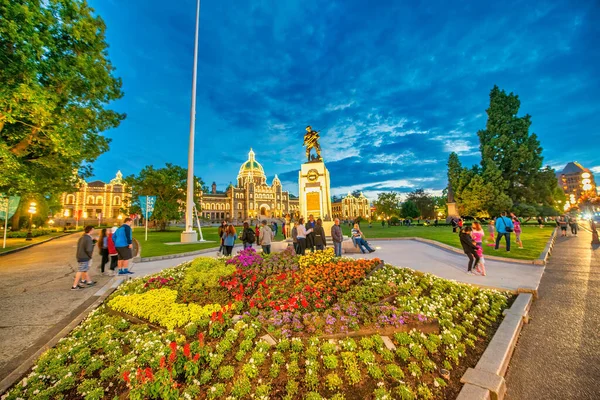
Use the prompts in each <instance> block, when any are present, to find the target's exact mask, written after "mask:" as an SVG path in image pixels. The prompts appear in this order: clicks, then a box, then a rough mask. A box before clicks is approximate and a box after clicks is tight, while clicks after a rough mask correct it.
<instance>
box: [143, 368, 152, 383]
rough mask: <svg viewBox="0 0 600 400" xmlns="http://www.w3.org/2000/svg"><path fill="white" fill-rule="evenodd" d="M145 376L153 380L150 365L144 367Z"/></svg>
mask: <svg viewBox="0 0 600 400" xmlns="http://www.w3.org/2000/svg"><path fill="white" fill-rule="evenodd" d="M145 372H146V378H148V379H149V380H151V381H152V380H154V374H153V373H152V369H151V368H150V367H146V371H145Z"/></svg>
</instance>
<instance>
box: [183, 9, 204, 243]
mask: <svg viewBox="0 0 600 400" xmlns="http://www.w3.org/2000/svg"><path fill="white" fill-rule="evenodd" d="M199 25H200V0H197V2H196V36H195V39H194V71H193V75H192V107H191V110H190V144H189V147H188V175H187V196H186V203H185V230H184V231H183V232H182V233H181V242H182V243H190V242H196V241H198V235H197V234H196V231H195V230H194V214H193V213H194V133H195V128H196V76H197V73H198V29H199Z"/></svg>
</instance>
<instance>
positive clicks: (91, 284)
mask: <svg viewBox="0 0 600 400" xmlns="http://www.w3.org/2000/svg"><path fill="white" fill-rule="evenodd" d="M85 284H86V285H88V286H94V285H95V284H96V282H95V281H89V282H86V283H85Z"/></svg>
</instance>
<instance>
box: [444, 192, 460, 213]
mask: <svg viewBox="0 0 600 400" xmlns="http://www.w3.org/2000/svg"><path fill="white" fill-rule="evenodd" d="M446 205H447V206H448V216H447V217H446V222H450V220H452V218H454V219H458V218H460V215H459V214H458V209H457V208H456V202H455V201H454V192H453V191H452V185H451V184H450V183H448V201H447V202H446Z"/></svg>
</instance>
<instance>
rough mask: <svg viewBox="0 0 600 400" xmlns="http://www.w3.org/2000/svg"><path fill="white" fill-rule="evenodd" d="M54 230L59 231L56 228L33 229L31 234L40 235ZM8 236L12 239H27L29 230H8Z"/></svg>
mask: <svg viewBox="0 0 600 400" xmlns="http://www.w3.org/2000/svg"><path fill="white" fill-rule="evenodd" d="M54 232H57V230H56V229H32V230H31V235H32V236H33V237H39V236H44V235H49V234H51V233H54ZM6 237H7V238H12V239H15V238H17V239H18V238H23V239H25V238H26V237H27V231H17V232H7V233H6Z"/></svg>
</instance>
